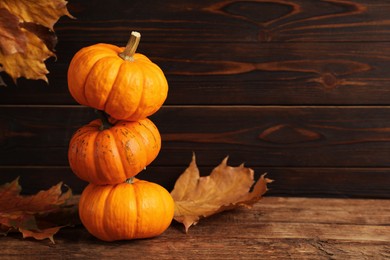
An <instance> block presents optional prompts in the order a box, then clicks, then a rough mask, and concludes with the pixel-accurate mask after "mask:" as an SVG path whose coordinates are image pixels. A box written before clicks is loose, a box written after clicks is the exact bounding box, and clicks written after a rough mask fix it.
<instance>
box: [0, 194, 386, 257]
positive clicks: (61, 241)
mask: <svg viewBox="0 0 390 260" xmlns="http://www.w3.org/2000/svg"><path fill="white" fill-rule="evenodd" d="M389 206H390V201H389V200H354V199H307V198H277V197H275V198H268V197H266V198H264V199H263V200H261V201H260V202H259V203H258V204H256V205H255V207H254V208H253V209H252V210H236V211H232V212H225V213H222V214H219V215H216V216H214V217H211V218H208V219H203V220H201V221H200V223H199V224H198V225H196V226H194V227H191V228H190V230H189V233H188V234H184V233H183V228H182V226H181V225H179V224H178V223H173V224H172V225H171V227H170V228H169V229H168V230H167V231H166V232H165V233H163V234H162V235H161V236H159V237H157V238H153V239H143V240H133V241H119V242H111V243H106V242H102V241H99V240H97V239H95V238H93V237H92V236H91V235H90V234H88V233H87V231H86V230H85V229H84V228H82V227H77V228H65V229H62V230H61V231H60V232H59V233H58V234H57V235H56V236H55V241H56V244H55V245H52V244H50V242H49V241H33V240H31V239H22V238H21V236H20V235H18V234H11V235H10V236H8V237H4V238H2V240H1V241H2V245H3V251H2V256H3V257H5V258H7V259H16V258H20V257H24V258H29V259H30V258H38V257H41V256H43V255H44V256H45V257H48V258H53V259H54V258H61V259H78V258H82V259H96V258H99V259H101V258H121V257H128V256H129V255H131V256H132V257H134V258H136V259H150V258H153V257H155V256H158V257H159V258H160V259H194V258H202V259H221V258H224V259H259V258H264V259H387V258H389V257H390V248H389V241H390V237H389V235H388V234H389V232H390V227H389V226H388V225H387V224H388V223H389V221H390V219H389V216H390V215H389V213H390V212H389Z"/></svg>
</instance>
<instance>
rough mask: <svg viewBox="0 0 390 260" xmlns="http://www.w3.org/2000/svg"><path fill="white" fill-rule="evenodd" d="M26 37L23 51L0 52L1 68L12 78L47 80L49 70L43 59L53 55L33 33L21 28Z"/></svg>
mask: <svg viewBox="0 0 390 260" xmlns="http://www.w3.org/2000/svg"><path fill="white" fill-rule="evenodd" d="M21 30H22V31H23V32H24V35H25V37H26V38H27V42H28V48H26V51H25V52H15V53H13V54H10V55H4V54H2V53H1V52H0V63H1V64H2V67H3V70H4V71H5V72H7V73H8V74H9V75H10V76H11V77H12V78H13V79H17V78H20V77H25V78H27V79H43V80H45V81H47V77H46V74H47V73H48V72H49V71H48V70H47V68H46V66H45V63H44V61H45V60H46V59H47V58H49V57H51V56H54V53H52V52H51V51H50V50H49V49H48V48H47V47H46V45H45V44H44V43H43V41H42V40H41V39H40V38H38V36H36V35H35V34H33V33H31V32H29V31H27V30H25V29H23V28H21Z"/></svg>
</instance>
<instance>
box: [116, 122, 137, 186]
mask: <svg viewBox="0 0 390 260" xmlns="http://www.w3.org/2000/svg"><path fill="white" fill-rule="evenodd" d="M111 132H112V135H113V136H114V140H115V147H116V149H117V151H118V154H119V158H120V162H121V166H122V172H123V174H124V176H123V179H127V178H129V177H132V176H134V174H131V175H132V176H128V172H129V170H128V169H126V166H125V165H128V160H127V156H126V153H124V152H123V149H119V148H118V143H119V145H120V146H121V145H122V143H121V138H120V134H121V131H120V130H119V128H118V127H114V129H112V131H111Z"/></svg>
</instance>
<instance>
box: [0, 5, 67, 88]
mask: <svg viewBox="0 0 390 260" xmlns="http://www.w3.org/2000/svg"><path fill="white" fill-rule="evenodd" d="M66 4H67V1H64V0H35V1H30V0H2V1H0V72H1V71H5V72H6V73H7V74H8V75H10V76H11V77H12V78H13V80H14V81H16V79H17V78H20V77H25V78H27V79H43V80H45V81H47V77H46V74H47V73H49V71H48V70H47V68H46V65H45V63H44V61H45V60H46V59H47V58H49V57H52V56H55V55H54V53H53V50H54V46H55V44H56V42H57V38H56V36H55V34H54V29H53V27H54V24H55V23H56V22H57V21H58V19H59V18H60V17H61V16H63V15H66V16H68V17H71V18H73V17H72V16H71V15H70V13H69V11H68V9H67V7H66ZM0 85H5V84H4V81H2V79H1V77H0Z"/></svg>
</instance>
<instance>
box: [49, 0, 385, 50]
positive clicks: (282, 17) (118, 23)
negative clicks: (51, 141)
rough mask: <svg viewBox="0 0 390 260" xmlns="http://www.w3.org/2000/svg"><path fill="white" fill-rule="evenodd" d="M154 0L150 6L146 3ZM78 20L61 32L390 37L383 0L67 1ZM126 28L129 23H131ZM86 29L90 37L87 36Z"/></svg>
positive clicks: (106, 36) (283, 38) (169, 38)
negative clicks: (135, 31)
mask: <svg viewBox="0 0 390 260" xmlns="http://www.w3.org/2000/svg"><path fill="white" fill-rule="evenodd" d="M152 3H153V8H150V6H151V5H152ZM68 6H69V9H70V12H71V13H72V14H73V15H74V16H75V17H77V18H78V19H77V20H71V19H68V18H64V19H61V20H60V22H59V23H58V24H57V26H56V30H57V31H58V34H59V35H60V37H67V38H69V39H72V40H73V41H78V42H90V41H91V40H98V41H99V40H100V41H106V40H110V41H118V39H119V41H120V42H123V41H124V40H125V39H126V37H125V35H126V34H127V33H128V31H129V30H130V29H136V30H139V31H143V32H145V40H147V41H154V42H193V41H194V40H197V39H198V38H199V37H202V36H207V38H205V37H202V38H205V39H204V40H205V41H207V42H258V41H260V42H269V41H272V42H291V41H296V42H319V41H333V42H335V41H349V42H350V41H370V42H371V41H388V40H389V39H390V30H389V17H388V12H387V11H388V10H389V9H390V4H389V3H388V2H387V1H374V2H373V1H370V0H353V1H342V0H332V1H311V0H291V1H278V0H267V1H238V0H232V1H213V0H203V1H201V2H199V1H194V0H192V1H186V2H185V4H183V2H182V1H180V0H169V1H164V3H161V4H158V3H156V2H153V1H150V0H149V1H133V2H132V4H130V5H129V4H127V5H126V4H124V1H122V0H114V1H111V2H110V5H109V6H103V5H96V4H95V3H94V2H92V1H80V0H79V1H77V0H75V1H71V2H70V3H69V4H68ZM129 28H130V29H129ZM87 34H89V35H91V36H92V38H91V37H86V35H87Z"/></svg>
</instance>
